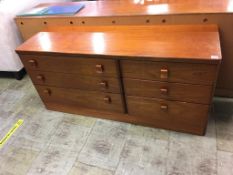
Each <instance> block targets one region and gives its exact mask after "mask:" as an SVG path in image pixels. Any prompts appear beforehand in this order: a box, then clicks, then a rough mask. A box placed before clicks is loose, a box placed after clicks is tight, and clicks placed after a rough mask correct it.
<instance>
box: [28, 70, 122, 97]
mask: <svg viewBox="0 0 233 175" xmlns="http://www.w3.org/2000/svg"><path fill="white" fill-rule="evenodd" d="M29 74H30V77H31V79H32V81H33V83H34V84H37V85H46V86H55V87H62V88H77V89H82V90H93V91H103V92H112V93H121V88H120V81H119V79H118V78H116V77H114V78H110V77H91V76H82V75H77V74H66V73H55V72H42V71H29Z"/></svg>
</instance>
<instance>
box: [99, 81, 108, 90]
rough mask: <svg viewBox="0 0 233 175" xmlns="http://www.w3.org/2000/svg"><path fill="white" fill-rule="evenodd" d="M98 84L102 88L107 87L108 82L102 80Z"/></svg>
mask: <svg viewBox="0 0 233 175" xmlns="http://www.w3.org/2000/svg"><path fill="white" fill-rule="evenodd" d="M100 86H101V87H102V88H107V87H108V82H107V81H102V82H100Z"/></svg>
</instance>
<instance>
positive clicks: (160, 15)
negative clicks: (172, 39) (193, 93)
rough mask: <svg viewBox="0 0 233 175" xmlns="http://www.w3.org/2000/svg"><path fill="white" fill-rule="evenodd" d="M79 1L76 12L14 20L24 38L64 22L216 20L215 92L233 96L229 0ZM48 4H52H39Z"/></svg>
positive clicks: (231, 3) (232, 10) (82, 24)
mask: <svg viewBox="0 0 233 175" xmlns="http://www.w3.org/2000/svg"><path fill="white" fill-rule="evenodd" d="M76 3H78V2H76ZM81 3H85V8H84V9H83V10H81V11H80V12H79V13H77V14H76V15H75V16H41V17H17V18H16V23H17V25H18V27H19V29H20V32H21V34H22V36H23V38H24V39H25V40H26V39H28V38H30V37H31V36H33V35H34V34H36V33H37V32H40V31H47V30H50V31H52V29H53V30H54V29H56V31H57V30H59V29H60V27H64V26H69V27H71V28H72V27H74V26H79V27H80V28H81V27H86V26H103V25H104V26H106V25H109V26H122V25H144V26H154V25H184V24H192V25H193V24H195V25H196V24H204V25H205V24H206V25H209V24H217V25H218V26H219V29H220V36H221V37H220V39H221V45H222V56H223V58H224V59H223V61H222V64H221V68H220V72H219V76H218V81H217V86H216V91H215V95H217V96H225V97H233V78H232V76H231V75H232V74H233V69H232V67H233V59H232V58H233V49H232V48H233V32H232V26H233V20H232V18H233V1H232V0H150V1H147V0H114V1H110V0H105V1H103V0H102V1H83V2H81ZM64 4H75V2H67V3H64ZM49 5H54V4H41V5H40V6H49Z"/></svg>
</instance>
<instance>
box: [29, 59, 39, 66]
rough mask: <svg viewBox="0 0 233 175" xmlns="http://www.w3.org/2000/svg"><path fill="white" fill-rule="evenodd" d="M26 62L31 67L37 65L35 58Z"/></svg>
mask: <svg viewBox="0 0 233 175" xmlns="http://www.w3.org/2000/svg"><path fill="white" fill-rule="evenodd" d="M28 63H29V64H30V65H31V66H33V67H36V65H37V63H36V60H29V61H28Z"/></svg>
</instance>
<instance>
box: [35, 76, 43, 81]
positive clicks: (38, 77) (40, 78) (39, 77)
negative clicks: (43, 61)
mask: <svg viewBox="0 0 233 175" xmlns="http://www.w3.org/2000/svg"><path fill="white" fill-rule="evenodd" d="M36 78H37V80H40V81H44V80H45V77H44V76H43V75H37V76H36Z"/></svg>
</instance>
